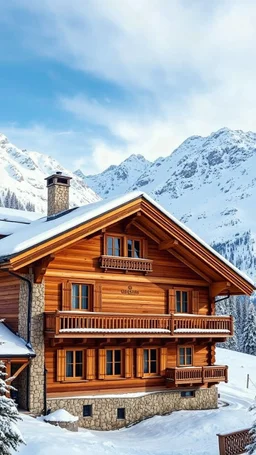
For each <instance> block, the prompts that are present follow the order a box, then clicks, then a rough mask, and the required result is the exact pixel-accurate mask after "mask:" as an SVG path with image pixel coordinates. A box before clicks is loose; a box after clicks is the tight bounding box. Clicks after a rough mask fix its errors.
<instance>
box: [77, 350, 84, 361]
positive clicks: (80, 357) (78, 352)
mask: <svg viewBox="0 0 256 455" xmlns="http://www.w3.org/2000/svg"><path fill="white" fill-rule="evenodd" d="M82 361H83V353H82V351H76V363H82Z"/></svg>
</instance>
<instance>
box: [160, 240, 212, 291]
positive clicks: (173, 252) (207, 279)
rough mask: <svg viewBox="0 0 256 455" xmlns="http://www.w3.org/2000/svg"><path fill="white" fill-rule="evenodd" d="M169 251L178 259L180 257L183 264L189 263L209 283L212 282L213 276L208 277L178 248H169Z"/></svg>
mask: <svg viewBox="0 0 256 455" xmlns="http://www.w3.org/2000/svg"><path fill="white" fill-rule="evenodd" d="M168 251H169V253H171V254H172V255H173V256H175V257H176V258H177V259H179V260H180V261H181V262H183V264H185V265H187V266H188V267H189V268H190V269H191V270H194V272H196V273H197V275H199V276H201V277H202V278H203V279H204V280H205V281H207V282H208V283H212V280H211V278H209V277H208V275H206V274H205V273H204V272H202V270H200V269H198V268H197V267H196V266H195V265H193V264H191V262H189V261H188V260H187V259H185V258H184V257H183V256H182V255H181V254H180V253H178V252H177V251H176V250H174V249H173V248H172V249H171V250H168Z"/></svg>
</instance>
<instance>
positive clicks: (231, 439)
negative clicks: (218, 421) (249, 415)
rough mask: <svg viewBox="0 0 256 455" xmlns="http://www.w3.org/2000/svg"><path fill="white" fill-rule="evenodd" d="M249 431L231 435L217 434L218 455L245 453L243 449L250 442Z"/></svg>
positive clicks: (236, 432) (235, 432)
mask: <svg viewBox="0 0 256 455" xmlns="http://www.w3.org/2000/svg"><path fill="white" fill-rule="evenodd" d="M249 431H250V430H249V429H246V430H240V431H234V432H233V433H227V434H218V435H217V436H218V438H219V450H220V455H239V454H242V453H245V448H246V446H247V445H248V444H250V442H251V436H250V433H249Z"/></svg>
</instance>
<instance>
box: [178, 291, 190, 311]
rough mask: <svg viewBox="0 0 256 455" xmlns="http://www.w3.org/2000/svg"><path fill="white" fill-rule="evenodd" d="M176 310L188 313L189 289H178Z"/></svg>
mask: <svg viewBox="0 0 256 455" xmlns="http://www.w3.org/2000/svg"><path fill="white" fill-rule="evenodd" d="M176 312H177V313H188V291H176Z"/></svg>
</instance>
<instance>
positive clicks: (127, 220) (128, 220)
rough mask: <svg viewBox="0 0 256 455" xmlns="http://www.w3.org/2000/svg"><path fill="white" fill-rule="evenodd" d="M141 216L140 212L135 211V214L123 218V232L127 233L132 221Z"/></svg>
mask: <svg viewBox="0 0 256 455" xmlns="http://www.w3.org/2000/svg"><path fill="white" fill-rule="evenodd" d="M140 216H141V212H137V213H135V215H132V216H131V217H129V218H127V219H126V220H124V223H123V225H124V232H125V233H127V231H128V229H129V227H131V226H132V225H133V224H134V222H135V221H136V220H137V219H138V218H139V217H140Z"/></svg>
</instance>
